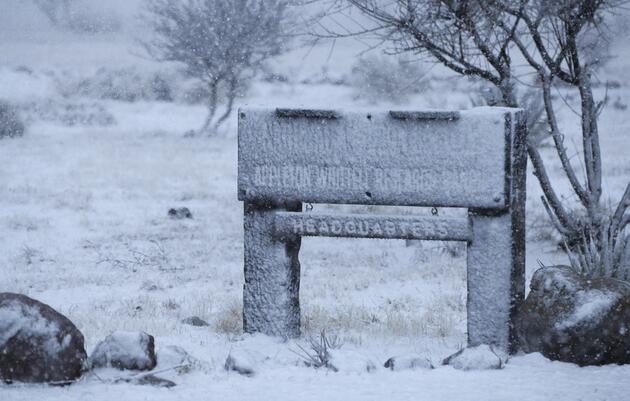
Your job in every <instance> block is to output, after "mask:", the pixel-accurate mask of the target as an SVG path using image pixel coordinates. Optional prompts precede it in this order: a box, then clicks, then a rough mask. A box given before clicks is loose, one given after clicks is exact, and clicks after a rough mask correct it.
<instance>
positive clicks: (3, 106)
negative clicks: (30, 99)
mask: <svg viewBox="0 0 630 401" xmlns="http://www.w3.org/2000/svg"><path fill="white" fill-rule="evenodd" d="M24 130H25V127H24V122H23V121H22V119H21V118H20V115H19V114H18V111H17V109H16V108H15V107H14V106H13V105H11V104H10V103H8V102H6V101H4V100H0V139H1V138H4V137H9V138H13V137H16V136H22V135H24Z"/></svg>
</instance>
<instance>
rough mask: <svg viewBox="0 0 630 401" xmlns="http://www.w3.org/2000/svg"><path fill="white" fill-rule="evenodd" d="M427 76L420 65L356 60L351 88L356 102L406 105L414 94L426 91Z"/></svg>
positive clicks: (379, 59)
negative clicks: (359, 100) (387, 102)
mask: <svg viewBox="0 0 630 401" xmlns="http://www.w3.org/2000/svg"><path fill="white" fill-rule="evenodd" d="M425 75H426V73H425V71H424V70H423V68H422V66H421V65H420V64H419V63H417V62H413V61H411V60H408V59H405V58H400V57H399V58H397V59H394V58H393V57H382V56H381V57H377V56H374V55H372V56H368V57H362V58H359V59H358V60H357V61H356V63H355V64H354V66H353V67H352V76H351V80H350V85H351V86H352V88H353V90H354V96H355V98H357V99H361V100H366V101H368V102H369V103H373V104H374V103H378V102H379V101H382V100H386V101H389V102H392V103H394V104H401V103H405V102H407V101H408V100H409V97H410V96H411V95H413V94H416V93H420V92H422V91H423V90H424V89H426V87H427V81H426V80H425V79H424V78H425Z"/></svg>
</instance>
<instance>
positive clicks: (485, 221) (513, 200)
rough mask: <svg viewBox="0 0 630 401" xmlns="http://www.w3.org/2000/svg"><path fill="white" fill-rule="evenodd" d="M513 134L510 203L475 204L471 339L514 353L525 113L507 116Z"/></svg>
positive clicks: (521, 287) (521, 261) (521, 280)
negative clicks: (503, 206) (497, 205)
mask: <svg viewBox="0 0 630 401" xmlns="http://www.w3.org/2000/svg"><path fill="white" fill-rule="evenodd" d="M505 124H506V132H508V133H509V134H510V146H509V148H508V151H507V154H508V163H506V171H507V174H508V177H509V178H510V179H509V181H507V182H506V193H508V194H509V206H510V207H509V209H507V210H505V211H495V210H479V209H473V210H470V212H469V216H470V219H471V221H472V227H473V232H472V240H471V241H470V243H469V244H468V252H467V274H468V301H467V324H468V345H469V346H477V345H481V344H487V345H491V346H494V347H495V348H496V349H498V350H502V351H504V352H508V353H512V352H515V351H516V348H517V341H516V333H515V328H514V318H515V316H516V315H517V313H518V310H519V307H520V305H521V304H522V302H523V298H524V296H525V179H526V171H527V153H526V147H525V146H526V140H527V138H526V135H527V131H526V127H525V120H524V114H523V113H520V112H516V113H510V114H507V115H506V119H505Z"/></svg>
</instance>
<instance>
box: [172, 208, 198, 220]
mask: <svg viewBox="0 0 630 401" xmlns="http://www.w3.org/2000/svg"><path fill="white" fill-rule="evenodd" d="M168 217H170V218H171V219H178V220H181V219H192V218H193V216H192V213H191V212H190V209H188V208H187V207H178V208H171V209H169V210H168Z"/></svg>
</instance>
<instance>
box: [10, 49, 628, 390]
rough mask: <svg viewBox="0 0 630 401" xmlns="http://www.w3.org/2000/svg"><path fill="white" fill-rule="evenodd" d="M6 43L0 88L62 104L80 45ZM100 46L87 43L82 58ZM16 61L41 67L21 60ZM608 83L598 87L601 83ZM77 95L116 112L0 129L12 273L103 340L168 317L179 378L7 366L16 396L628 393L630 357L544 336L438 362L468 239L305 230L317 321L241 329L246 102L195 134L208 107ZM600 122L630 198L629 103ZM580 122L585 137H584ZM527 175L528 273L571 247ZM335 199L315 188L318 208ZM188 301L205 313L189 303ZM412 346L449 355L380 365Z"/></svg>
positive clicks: (612, 185)
mask: <svg viewBox="0 0 630 401" xmlns="http://www.w3.org/2000/svg"><path fill="white" fill-rule="evenodd" d="M7 43H8V42H7ZM7 43H5V44H2V45H1V46H0V54H3V50H4V51H5V53H4V54H6V55H7V58H6V59H5V60H4V62H3V60H2V59H0V98H3V97H4V98H9V99H10V100H13V101H15V102H17V103H20V104H25V103H28V102H31V101H35V102H43V101H44V100H46V99H49V98H51V97H52V98H54V99H57V100H58V101H59V102H61V103H62V104H63V102H64V101H65V100H63V99H60V98H59V97H58V95H55V89H54V88H53V86H54V85H53V84H52V83H51V82H52V81H51V80H50V79H49V77H50V74H49V75H46V74H44V73H42V71H45V70H46V69H54V68H57V69H59V68H67V69H71V68H72V65H71V64H68V65H65V66H64V65H63V57H60V56H59V55H58V54H56V56H51V58H50V59H49V58H46V57H44V56H43V55H42V54H40V53H38V52H39V51H42V49H45V46H44V47H42V45H41V44H34V43H31V42H24V43H22V44H21V46H22V47H17V45H16V44H15V42H11V43H10V44H7ZM0 44H1V42H0ZM54 48H55V49H56V50H55V52H56V53H58V52H59V51H66V52H67V53H66V54H67V55H68V56H71V57H74V58H75V59H81V60H82V62H83V64H82V68H83V67H85V68H88V67H90V66H91V67H93V68H94V69H96V68H97V67H98V66H99V64H98V63H99V62H102V61H103V60H104V59H106V58H108V57H109V58H111V57H112V56H113V57H116V54H117V53H116V52H120V59H119V61H120V63H121V64H123V63H126V64H127V65H129V64H132V63H134V60H135V59H134V58H133V57H132V56H130V55H129V53H128V52H127V51H126V50H124V49H122V48H118V47H116V45H115V44H114V45H112V44H111V43H106V44H104V45H103V46H96V47H95V49H97V50H95V51H93V52H92V53H90V50H89V48H90V46H89V45H86V44H85V43H84V44H81V43H79V44H76V43H74V44H72V45H71V46H70V45H69V46H68V47H67V48H65V50H64V46H60V45H56V47H54ZM29 49H30V50H32V52H31V53H29ZM77 49H81V51H78V50H77ZM21 52H23V53H21ZM103 52H105V53H107V54H103ZM324 53H325V52H324ZM86 54H88V55H90V56H91V57H92V59H89V57H88V60H86V59H85V55H86ZM55 57H57V58H58V59H59V60H62V61H61V62H57V61H56V60H55ZM90 60H91V61H90ZM99 60H100V61H99ZM122 60H124V61H122ZM294 60H297V61H295V62H294V65H292V64H290V62H286V65H285V67H286V71H296V70H298V71H301V73H302V74H306V75H308V74H309V73H310V72H304V69H301V68H302V66H303V64H304V63H305V62H304V61H303V60H302V59H300V57H297V56H296V57H294ZM625 60H626V61H624V59H622V60H621V61H619V60H617V62H616V64H614V65H613V67H610V69H609V70H608V71H607V73H608V74H609V75H614V76H613V77H614V78H615V79H617V80H618V82H620V87H618V88H614V89H609V96H610V97H611V99H613V100H616V99H619V101H620V102H621V103H625V104H627V103H629V102H630V96H629V95H630V81H628V80H627V79H626V80H625V81H624V79H625V78H624V76H623V75H622V73H623V71H624V68H625V67H628V66H630V59H628V58H625ZM333 62H334V60H333ZM55 63H57V64H55ZM59 63H61V66H60V65H59ZM137 63H138V64H139V65H140V64H142V62H141V61H137ZM18 65H24V66H27V67H29V68H30V69H32V70H33V71H34V72H32V73H28V72H24V71H21V72H20V71H18V72H16V70H15V67H16V66H18ZM142 65H143V64H142ZM86 66H87V67H86ZM307 67H309V68H311V67H312V66H307ZM307 67H304V68H305V69H306V68H307ZM626 70H627V69H626ZM462 88H466V85H462V84H461V83H459V82H454V81H451V80H444V79H440V80H435V82H433V83H432V85H430V88H429V89H427V90H426V91H425V92H424V93H422V94H419V95H417V96H415V97H413V98H412V99H411V101H410V103H409V104H407V105H404V107H410V108H413V107H416V108H419V107H444V108H455V109H457V108H466V107H470V97H469V93H466V90H465V89H462ZM598 93H599V94H600V95H603V89H601V90H598ZM66 100H67V99H66ZM72 101H73V102H76V103H78V104H94V103H97V104H98V106H99V107H101V108H102V109H103V110H106V111H107V112H108V113H109V114H110V115H111V116H112V117H113V120H114V121H115V123H113V124H111V125H107V126H98V125H97V126H88V125H84V124H78V125H75V126H68V125H65V124H61V123H60V122H59V121H55V120H54V119H53V120H50V119H49V120H44V119H38V118H37V117H33V118H32V119H31V122H30V126H29V129H28V132H27V134H26V135H25V136H24V137H22V138H16V139H10V140H2V141H1V142H0V292H2V291H10V292H20V293H25V294H27V295H29V296H31V297H34V298H36V299H38V300H41V301H43V302H46V303H48V304H50V305H51V306H53V307H54V308H56V309H57V310H59V311H60V312H62V313H64V314H65V315H67V316H68V317H69V318H70V319H71V320H72V321H73V322H75V324H76V325H77V327H78V328H79V329H80V330H81V331H82V332H83V333H84V335H85V338H86V343H87V348H88V353H89V352H90V351H91V350H92V349H93V348H94V347H95V346H96V344H97V342H98V341H99V340H101V339H102V338H104V337H105V336H106V335H107V334H109V333H110V332H111V331H112V330H144V331H147V332H148V333H150V334H153V335H154V336H155V337H156V346H157V351H158V358H159V361H158V363H159V365H158V368H157V369H158V370H162V369H165V371H164V372H162V373H161V374H160V375H161V376H163V377H165V378H168V379H171V380H173V381H174V382H176V383H177V386H176V387H174V388H171V389H163V388H153V387H149V386H137V385H132V384H124V383H120V384H112V381H113V379H114V378H115V377H116V376H120V375H124V374H123V373H120V372H114V371H100V372H97V374H87V375H86V377H84V378H83V379H82V380H81V381H80V382H79V383H76V384H74V385H72V386H68V387H62V388H59V387H48V386H40V385H29V386H22V385H0V399H1V400H3V401H4V400H7V401H8V400H66V399H67V400H83V399H90V400H110V399H117V400H121V401H122V400H138V399H147V400H149V399H150V400H175V399H182V400H184V399H185V400H198V399H199V400H201V399H218V400H220V399H238V400H241V399H242V400H273V399H276V400H285V399H287V400H289V399H299V400H311V399H312V400H341V399H361V400H363V399H365V400H372V399H373V400H384V399H385V400H627V399H628V398H629V397H630V396H629V395H628V394H630V381H629V380H628V377H630V367H629V366H604V367H588V368H579V367H577V366H574V365H570V364H565V363H559V362H550V361H548V360H546V359H545V358H543V357H542V356H541V355H538V354H532V355H518V356H515V357H513V358H512V359H511V360H510V361H509V363H508V364H507V366H506V368H505V369H503V370H500V371H475V372H472V371H471V372H462V371H457V370H455V369H453V368H451V367H443V366H439V365H440V362H441V360H442V359H443V358H444V357H446V356H448V355H450V354H452V353H453V352H455V351H457V350H458V349H459V348H461V347H462V346H463V345H464V344H465V342H466V335H465V328H466V320H465V317H466V305H465V303H466V281H465V250H464V249H463V248H462V246H461V245H460V246H457V245H453V244H443V243H431V242H426V243H411V244H408V243H405V241H393V240H389V241H383V240H350V239H347V240H340V239H321V238H318V239H313V238H307V239H305V240H304V241H303V245H302V251H301V253H300V256H301V262H302V269H303V270H302V284H301V304H302V313H303V317H302V321H303V330H304V332H305V338H303V339H300V340H296V341H288V342H283V341H281V340H278V339H272V338H266V337H264V336H260V335H256V336H250V335H243V334H242V333H241V325H242V323H241V318H242V317H241V302H242V301H241V297H242V283H243V273H242V269H243V262H242V258H243V249H242V248H243V244H242V234H243V232H242V204H240V203H239V202H238V201H237V199H236V175H237V172H236V129H235V121H234V120H231V121H230V122H229V124H227V126H226V127H225V128H224V129H223V131H222V133H221V135H220V136H219V137H218V138H212V139H208V138H204V137H194V138H184V137H183V133H184V132H186V131H187V130H189V129H194V128H197V127H198V126H199V125H200V124H201V122H202V120H203V118H204V109H203V107H201V106H193V105H186V104H182V103H166V102H154V101H138V102H123V101H113V100H94V99H84V98H77V99H74V98H73V100H72ZM573 101H574V102H575V99H573ZM240 102H241V103H242V104H244V103H247V104H256V105H258V104H266V105H285V106H286V105H309V106H318V105H320V106H321V105H325V106H326V107H335V106H337V105H339V106H350V107H351V106H354V105H356V104H359V105H361V106H365V104H363V103H362V102H361V101H357V100H356V99H354V98H353V96H352V91H351V89H350V88H348V87H347V86H343V85H333V84H330V83H320V84H299V83H294V84H288V83H269V82H257V83H256V84H255V85H254V87H253V88H252V90H251V91H250V93H249V95H248V97H247V98H245V99H241V101H240ZM569 105H570V104H569ZM380 106H381V107H390V105H386V104H381V105H380ZM51 107H53V108H55V107H61V106H58V105H57V106H55V105H53V106H51ZM398 107H401V106H398ZM561 116H562V119H563V127H564V128H565V131H566V132H567V134H568V136H569V137H570V138H573V136H574V135H575V130H572V127H573V124H577V122H576V119H575V116H574V115H573V114H572V113H571V110H570V107H568V106H565V107H563V108H562V112H561ZM600 130H601V132H602V134H601V136H602V148H603V152H604V154H605V155H606V159H605V161H604V167H605V174H606V176H605V182H604V185H605V187H606V188H607V189H608V190H609V192H608V193H607V194H606V196H609V197H612V199H617V198H618V196H619V193H620V192H621V191H622V190H623V185H624V184H625V182H626V181H627V180H628V178H629V177H630V157H629V155H630V136H628V131H629V130H630V113H628V111H627V110H622V108H621V107H612V106H611V107H608V108H607V109H606V110H605V111H604V113H603V115H602V117H601V127H600ZM571 140H572V143H575V144H576V145H577V144H578V141H577V137H576V139H571ZM546 155H547V156H549V158H550V163H551V165H552V166H553V167H552V168H551V169H550V170H551V174H553V175H554V176H559V174H560V167H559V164H558V163H556V162H555V161H551V157H552V156H553V153H552V152H551V150H549V151H548V152H546ZM575 157H576V158H577V157H578V156H575ZM576 163H577V161H576ZM528 190H529V194H528V213H529V217H528V223H529V227H530V232H529V234H528V237H529V242H528V253H527V258H528V259H527V268H528V274H527V276H528V278H529V277H531V274H532V273H533V271H534V270H535V269H536V268H537V267H538V263H537V261H538V260H540V261H541V262H543V263H545V264H553V263H555V262H558V261H560V262H561V261H562V256H561V255H560V254H559V253H558V252H556V250H555V244H554V243H553V242H552V241H551V240H550V237H551V234H549V233H550V232H551V229H550V228H549V227H548V223H547V221H546V220H545V218H544V212H543V211H542V209H541V207H540V204H539V202H538V197H539V190H538V187H537V183H536V182H535V180H534V178H533V177H531V176H530V177H529V183H528ZM567 193H568V192H567ZM179 206H186V207H188V208H190V210H191V211H192V213H193V216H194V218H193V219H192V220H173V219H169V218H168V216H167V211H168V209H169V208H171V207H179ZM322 207H325V206H321V205H315V209H316V210H317V209H319V208H322ZM421 212H426V211H421ZM441 213H449V211H441ZM489 268H491V266H489ZM192 315H196V316H199V317H201V318H203V319H205V320H207V321H208V322H209V323H210V326H209V327H205V328H204V327H202V328H197V327H192V326H188V325H184V324H182V323H181V320H182V319H183V318H186V317H189V316H192ZM321 329H325V330H326V331H327V332H328V333H329V334H335V335H337V336H338V337H339V338H340V339H341V342H342V346H341V348H339V349H336V350H333V363H334V364H335V366H336V367H337V368H338V369H339V372H332V371H327V370H315V369H313V368H309V367H306V366H304V364H303V360H302V359H301V357H300V356H299V355H298V354H299V350H300V348H299V347H300V346H303V347H304V346H306V344H307V341H306V337H308V336H309V335H313V336H317V335H318V334H319V332H320V330H321ZM173 345H176V346H180V347H182V348H183V349H185V350H186V351H187V352H188V353H189V354H190V355H191V359H192V360H193V363H192V364H191V365H192V369H191V370H189V371H187V372H186V373H179V372H177V371H176V370H172V369H170V368H171V367H173V366H176V365H178V364H179V362H180V361H179V360H178V359H177V358H176V356H175V353H174V352H173V350H172V348H171V346H173ZM230 353H232V354H234V355H238V356H239V357H240V358H241V359H244V360H246V361H247V362H248V363H249V364H251V365H252V366H253V367H254V369H255V371H256V374H255V375H254V376H253V377H243V376H240V375H238V374H236V373H234V372H226V371H225V370H224V369H223V364H224V362H225V359H226V357H227V356H228V354H230ZM410 354H419V355H422V356H424V357H426V358H428V359H430V360H431V362H432V363H433V364H434V365H435V366H437V368H436V369H434V370H415V371H403V372H392V371H389V370H387V369H385V368H384V367H382V365H383V363H384V362H385V361H386V360H387V359H388V358H389V357H391V356H394V355H410Z"/></svg>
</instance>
